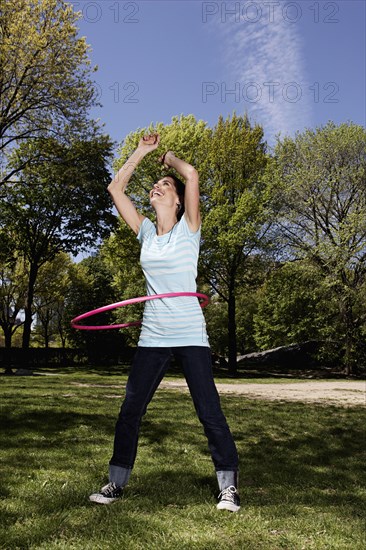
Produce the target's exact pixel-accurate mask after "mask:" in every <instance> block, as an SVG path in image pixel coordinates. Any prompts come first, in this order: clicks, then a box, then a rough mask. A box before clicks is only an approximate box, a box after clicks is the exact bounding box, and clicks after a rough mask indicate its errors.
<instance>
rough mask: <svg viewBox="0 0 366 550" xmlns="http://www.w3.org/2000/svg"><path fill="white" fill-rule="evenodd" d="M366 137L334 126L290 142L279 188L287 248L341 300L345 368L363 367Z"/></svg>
mask: <svg viewBox="0 0 366 550" xmlns="http://www.w3.org/2000/svg"><path fill="white" fill-rule="evenodd" d="M365 150H366V130H365V129H364V128H363V127H361V126H358V125H355V124H352V123H347V124H340V125H339V126H336V125H335V124H334V123H333V122H329V123H328V124H327V125H326V126H324V127H321V128H316V129H315V130H306V131H305V132H303V133H302V134H300V133H297V134H296V137H295V138H294V139H291V138H285V139H284V140H283V141H282V142H278V144H277V146H276V149H275V157H276V158H275V164H276V168H275V169H274V170H273V172H272V180H273V182H274V185H277V187H278V190H279V193H280V194H281V197H282V199H281V200H282V204H283V209H282V223H281V230H282V235H283V242H284V244H286V246H287V247H288V250H289V253H290V255H292V256H296V255H298V256H301V257H306V258H308V259H309V260H310V261H311V262H312V263H313V264H314V265H316V266H318V267H319V268H320V270H321V272H322V274H323V278H324V279H325V280H326V281H325V284H327V285H328V288H329V291H330V292H332V294H333V295H334V296H337V297H338V300H339V321H340V324H341V325H343V326H342V329H341V332H340V335H339V336H340V338H341V339H342V341H343V345H344V350H345V359H344V361H345V366H346V368H347V369H348V371H349V372H350V371H351V370H352V369H353V368H354V367H355V362H356V355H355V349H356V347H357V332H358V331H359V329H360V326H359V320H358V319H356V318H355V315H354V308H355V306H356V302H357V296H358V294H359V291H360V288H361V287H362V286H363V284H364V282H365V280H366V180H365V176H366V157H365Z"/></svg>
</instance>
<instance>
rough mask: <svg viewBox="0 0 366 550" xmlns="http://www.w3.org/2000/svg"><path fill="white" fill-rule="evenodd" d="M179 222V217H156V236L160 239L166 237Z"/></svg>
mask: <svg viewBox="0 0 366 550" xmlns="http://www.w3.org/2000/svg"><path fill="white" fill-rule="evenodd" d="M177 222H178V220H177V216H176V215H173V216H164V217H161V216H157V217H156V234H157V235H158V236H159V237H160V236H161V235H165V234H166V233H169V231H171V230H172V229H173V227H174V226H175V224H176V223H177Z"/></svg>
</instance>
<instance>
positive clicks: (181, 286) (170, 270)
mask: <svg viewBox="0 0 366 550" xmlns="http://www.w3.org/2000/svg"><path fill="white" fill-rule="evenodd" d="M200 237H201V228H199V229H198V230H197V231H196V232H195V233H192V232H191V231H190V229H189V227H188V225H187V222H186V220H185V216H184V214H183V216H182V218H181V220H180V221H179V222H177V223H176V224H175V226H174V227H173V229H172V230H171V231H169V233H166V234H165V235H161V236H158V235H157V234H156V228H155V225H154V224H153V223H152V222H151V221H150V220H149V219H148V218H145V219H144V220H143V222H142V224H141V226H140V231H139V233H138V235H137V238H138V240H139V241H140V243H141V255H140V262H141V266H142V270H143V272H144V275H145V279H146V293H147V295H148V296H151V295H153V294H164V293H167V292H197V285H196V277H197V262H198V254H199V246H200ZM138 345H139V346H146V347H177V346H204V347H209V343H208V338H207V332H206V323H205V319H204V316H203V313H202V309H201V306H200V304H199V301H198V299H197V298H196V297H195V296H179V297H175V298H164V299H158V300H151V301H148V302H146V303H145V309H144V315H143V320H142V328H141V333H140V339H139V342H138Z"/></svg>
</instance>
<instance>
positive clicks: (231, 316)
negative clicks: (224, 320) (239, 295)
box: [228, 290, 237, 376]
mask: <svg viewBox="0 0 366 550" xmlns="http://www.w3.org/2000/svg"><path fill="white" fill-rule="evenodd" d="M235 314H236V301H235V294H234V291H233V290H230V292H229V301H228V336H229V373H230V375H231V376H236V374H237V359H236V358H237V343H236V319H235V317H236V315H235Z"/></svg>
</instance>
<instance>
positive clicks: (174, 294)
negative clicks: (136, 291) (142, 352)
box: [71, 292, 210, 330]
mask: <svg viewBox="0 0 366 550" xmlns="http://www.w3.org/2000/svg"><path fill="white" fill-rule="evenodd" d="M178 296H196V297H197V298H201V299H202V300H203V301H202V303H201V304H200V305H201V307H206V306H207V304H208V302H209V301H210V299H209V297H208V296H206V294H200V293H199V292H169V293H167V294H153V295H152V296H139V297H138V298H130V299H129V300H123V301H122V302H116V303H115V304H109V305H107V306H102V307H98V308H97V309H92V310H91V311H87V312H86V313H83V314H82V315H78V316H77V317H74V319H72V321H71V326H72V328H77V329H79V330H109V329H115V328H126V327H135V326H138V325H141V321H130V322H129V323H120V324H118V325H78V324H77V323H78V322H79V321H81V320H82V319H86V318H87V317H92V315H96V314H97V313H103V312H104V311H109V310H110V309H116V308H118V307H124V306H129V305H131V304H138V303H139V302H147V301H148V300H157V299H159V298H176V297H178Z"/></svg>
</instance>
